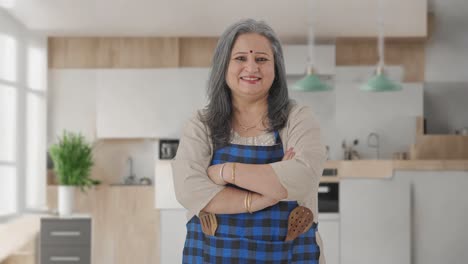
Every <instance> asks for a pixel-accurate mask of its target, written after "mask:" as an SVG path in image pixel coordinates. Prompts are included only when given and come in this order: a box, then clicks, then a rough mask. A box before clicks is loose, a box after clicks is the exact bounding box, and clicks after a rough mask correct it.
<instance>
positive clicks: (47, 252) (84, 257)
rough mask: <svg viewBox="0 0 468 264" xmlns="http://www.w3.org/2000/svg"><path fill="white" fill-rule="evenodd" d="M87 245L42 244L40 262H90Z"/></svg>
mask: <svg viewBox="0 0 468 264" xmlns="http://www.w3.org/2000/svg"><path fill="white" fill-rule="evenodd" d="M90 263H91V249H90V247H89V246H82V247H79V246H78V247H75V246H43V247H42V250H41V264H90Z"/></svg>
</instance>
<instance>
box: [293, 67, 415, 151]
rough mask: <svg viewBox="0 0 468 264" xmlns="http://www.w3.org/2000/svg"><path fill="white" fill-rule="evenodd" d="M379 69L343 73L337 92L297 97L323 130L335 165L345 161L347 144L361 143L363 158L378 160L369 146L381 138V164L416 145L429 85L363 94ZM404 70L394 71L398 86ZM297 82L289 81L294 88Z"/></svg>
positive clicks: (340, 69) (346, 69)
mask: <svg viewBox="0 0 468 264" xmlns="http://www.w3.org/2000/svg"><path fill="white" fill-rule="evenodd" d="M374 70H375V69H374V67H337V68H336V73H335V76H334V79H335V81H334V85H333V87H334V90H333V91H329V92H318V93H306V92H295V91H291V92H290V96H291V97H292V98H293V99H295V100H296V101H297V102H299V103H301V104H305V105H309V106H310V107H311V108H312V109H313V111H314V113H315V115H316V116H317V119H318V120H319V122H320V125H321V128H322V136H323V140H324V142H325V143H326V144H327V145H329V146H330V154H329V158H330V159H343V150H342V148H341V143H342V141H343V140H346V142H347V144H350V143H351V141H352V140H354V139H358V140H359V144H358V146H357V147H356V150H357V151H358V152H359V153H360V155H361V158H364V159H374V158H376V151H375V149H373V148H369V147H368V145H367V136H368V135H369V133H371V132H376V133H378V134H379V137H380V158H385V159H390V158H392V155H393V153H394V152H401V151H409V146H410V145H411V144H413V143H415V133H416V116H422V115H423V89H422V88H423V85H422V84H420V83H403V86H404V89H403V90H402V91H400V92H386V93H369V92H363V91H360V90H359V86H360V85H361V84H362V83H364V82H365V81H366V80H367V79H368V78H369V77H370V76H371V75H372V73H373V71H374ZM402 74H403V71H402V68H401V67H396V66H393V67H388V75H389V76H390V78H391V79H393V80H397V81H398V80H401V77H402ZM295 80H296V79H291V78H290V79H289V84H290V86H291V85H292V83H293V82H294V81H295Z"/></svg>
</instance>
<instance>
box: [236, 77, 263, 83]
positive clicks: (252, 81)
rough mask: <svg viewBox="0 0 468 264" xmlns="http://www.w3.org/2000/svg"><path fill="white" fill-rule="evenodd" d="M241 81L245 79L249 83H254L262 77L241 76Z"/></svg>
mask: <svg viewBox="0 0 468 264" xmlns="http://www.w3.org/2000/svg"><path fill="white" fill-rule="evenodd" d="M240 79H241V80H243V81H246V82H248V83H251V84H255V83H256V82H258V81H260V80H261V79H262V78H260V77H241V78H240Z"/></svg>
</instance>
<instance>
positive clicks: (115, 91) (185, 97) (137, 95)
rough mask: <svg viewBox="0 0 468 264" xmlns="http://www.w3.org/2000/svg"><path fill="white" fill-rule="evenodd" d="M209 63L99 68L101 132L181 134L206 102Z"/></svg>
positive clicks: (135, 135)
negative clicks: (112, 68)
mask: <svg viewBox="0 0 468 264" xmlns="http://www.w3.org/2000/svg"><path fill="white" fill-rule="evenodd" d="M208 73H209V70H208V68H173V69H169V68H168V69H146V70H144V69H139V70H131V69H118V70H99V71H98V73H97V100H96V103H97V105H96V112H97V113H96V114H97V117H96V122H97V137H98V138H177V137H180V135H181V132H182V129H183V126H184V124H185V122H186V121H187V120H188V119H189V118H190V117H191V116H192V115H193V114H194V113H195V111H196V110H197V109H201V108H203V107H204V106H205V94H206V85H207V80H208Z"/></svg>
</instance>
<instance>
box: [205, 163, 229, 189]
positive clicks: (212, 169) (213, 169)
mask: <svg viewBox="0 0 468 264" xmlns="http://www.w3.org/2000/svg"><path fill="white" fill-rule="evenodd" d="M222 166H223V164H216V165H211V166H209V167H208V170H207V172H208V177H210V179H211V180H212V181H213V182H214V183H215V184H218V185H226V184H227V182H225V181H224V179H222V178H221V177H220V175H219V174H220V170H221V167H222ZM224 170H226V168H224ZM224 173H226V172H225V171H224Z"/></svg>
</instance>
